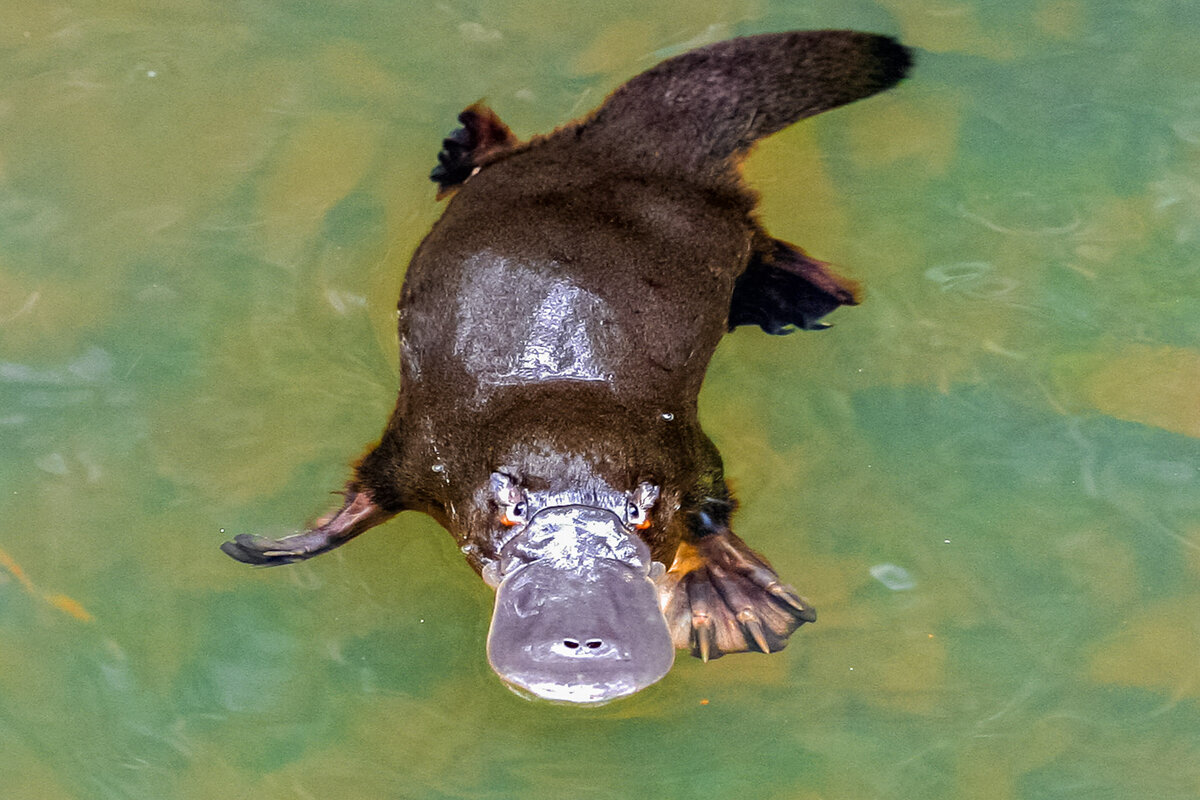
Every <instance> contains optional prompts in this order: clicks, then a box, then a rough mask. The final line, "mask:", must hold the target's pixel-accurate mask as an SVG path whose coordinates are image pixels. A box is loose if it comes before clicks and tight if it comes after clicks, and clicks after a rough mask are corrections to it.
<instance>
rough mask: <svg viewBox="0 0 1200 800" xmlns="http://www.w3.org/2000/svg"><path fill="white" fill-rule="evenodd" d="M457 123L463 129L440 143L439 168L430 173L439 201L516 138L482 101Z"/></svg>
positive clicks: (468, 108)
mask: <svg viewBox="0 0 1200 800" xmlns="http://www.w3.org/2000/svg"><path fill="white" fill-rule="evenodd" d="M458 121H459V122H461V123H462V127H461V128H455V129H454V131H452V132H451V133H450V135H449V136H447V137H446V138H445V139H443V140H442V150H441V152H440V153H438V165H437V166H436V167H434V168H433V172H431V173H429V179H430V180H431V181H433V182H434V183H436V184H437V185H438V195H437V196H438V199H439V200H440V199H441V198H442V197H444V196H445V195H446V194H447V193H448V192H450V191H451V190H452V189H454V188H455V187H457V186H459V185H461V184H462V183H464V182H466V180H467V179H468V178H470V177H471V176H472V175H474V174H475V170H477V169H479V168H480V167H482V166H483V164H484V162H485V161H486V160H487V159H488V158H489V157H491V156H494V155H496V154H497V153H501V152H504V151H506V150H511V149H512V148H514V147H516V146H517V137H516V136H514V135H513V132H512V131H511V130H509V129H508V126H507V125H505V124H504V123H503V122H501V121H500V117H498V116H496V112H495V111H492V110H491V109H490V108H488V107H487V106H486V105H484V103H483V102H482V101H480V102H478V103H475V104H474V105H472V106H468V107H467V108H466V109H465V110H463V112H462V113H461V114H459V115H458Z"/></svg>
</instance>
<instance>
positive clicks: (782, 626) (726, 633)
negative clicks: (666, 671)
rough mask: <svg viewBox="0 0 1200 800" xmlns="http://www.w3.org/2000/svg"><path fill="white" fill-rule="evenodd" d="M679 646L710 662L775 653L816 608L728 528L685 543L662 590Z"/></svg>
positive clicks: (812, 618) (661, 597)
mask: <svg viewBox="0 0 1200 800" xmlns="http://www.w3.org/2000/svg"><path fill="white" fill-rule="evenodd" d="M659 601H660V603H661V605H662V608H663V613H664V614H665V615H666V618H667V627H668V628H669V629H670V631H671V638H672V639H673V640H674V642H675V646H676V647H679V648H684V649H688V650H691V652H692V655H694V656H696V657H698V658H701V659H704V660H705V661H708V660H709V659H712V658H719V657H720V656H722V655H724V654H725V653H736V652H741V651H745V650H753V651H758V652H761V653H774V652H776V651H778V650H782V649H783V648H784V646H786V645H787V640H788V637H789V636H791V634H792V631H794V630H796V628H798V627H800V626H801V625H803V624H804V623H805V622H813V621H815V620H816V618H817V612H816V610H815V609H813V607H812V606H811V605H809V604H808V602H807V601H806V600H804V598H802V597H800V595H798V594H796V592H795V590H793V589H792V587H790V586H787V585H785V584H783V583H781V582H780V580H779V576H778V575H776V574H775V570H773V569H772V568H771V566H770V565H769V564H768V563H767V562H766V561H764V560H763V559H762V558H760V557H759V556H758V554H756V553H755V552H754V551H753V550H751V549H750V548H749V547H747V546H746V543H745V542H743V541H742V540H741V539H740V538H738V537H737V536H736V535H734V534H733V533H732V532H731V531H729V530H728V529H724V530H721V531H719V532H715V533H712V534H709V535H708V536H705V537H703V538H700V539H698V540H696V541H694V542H684V543H683V544H681V545H680V546H679V550H678V551H677V552H676V554H675V561H674V563H673V564H672V565H671V567H670V569H668V570H667V573H666V575H665V576H664V577H663V579H662V583H661V584H660V588H659Z"/></svg>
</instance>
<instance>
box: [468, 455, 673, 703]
mask: <svg viewBox="0 0 1200 800" xmlns="http://www.w3.org/2000/svg"><path fill="white" fill-rule="evenodd" d="M492 487H493V490H494V491H495V495H496V499H497V502H498V503H499V504H500V507H501V509H502V520H503V524H504V525H505V526H507V528H508V530H509V532H510V538H508V539H507V540H506V541H505V542H504V544H503V545H502V547H501V548H500V552H499V556H500V557H499V559H498V560H497V561H495V562H494V563H492V564H491V565H489V566H488V567H487V568H486V569H485V571H484V577H485V579H487V581H488V582H489V583H491V584H492V585H493V586H495V587H496V608H495V612H494V613H493V615H492V626H491V630H490V631H489V633H488V642H487V652H488V661H489V662H490V663H491V665H492V669H494V670H495V671H496V673H497V674H498V675H499V676H500V677H501V678H502V679H503V680H504V681H505V683H507V684H508V685H509V686H510V687H512V688H513V689H515V690H517V691H518V692H521V693H530V694H533V695H535V696H537V697H540V698H543V699H546V700H553V701H559V702H567V703H583V704H599V703H606V702H608V701H610V700H614V699H616V698H618V697H623V696H625V695H628V694H632V693H633V692H636V691H638V690H639V689H643V688H645V687H646V686H649V685H650V684H652V683H654V682H655V681H657V680H658V679H659V678H661V677H663V676H664V675H666V674H667V672H668V671H669V670H670V669H671V664H672V663H673V661H674V659H675V648H674V645H673V644H672V643H671V636H670V633H669V632H668V630H667V623H666V620H665V618H664V617H663V613H662V611H661V610H660V608H659V604H658V593H657V590H656V588H655V584H654V580H655V579H656V578H657V577H659V575H661V574H662V570H663V567H662V565H661V564H657V563H655V562H653V561H651V558H650V550H649V548H648V547H647V546H646V544H645V542H643V541H642V539H641V537H640V536H638V534H637V530H638V529H639V527H641V528H644V527H645V526H646V525H647V520H648V519H649V513H650V509H651V507H652V506H653V505H654V502H655V500H657V498H658V489H657V488H656V487H654V486H652V485H650V484H647V483H643V484H641V485H640V486H639V487H638V488H637V489H636V490H635V491H634V492H633V493H632V494H630V495H620V494H617V493H612V494H611V495H609V496H605V493H599V494H595V493H593V494H590V495H589V496H588V502H586V503H585V502H579V500H580V499H581V498H580V497H578V496H573V495H570V494H567V495H561V494H560V495H551V494H541V495H537V494H530V493H526V492H524V491H522V490H521V489H519V488H518V487H517V486H516V484H515V482H514V481H513V480H512V479H511V478H509V477H508V476H506V475H501V474H496V475H494V476H493V477H492Z"/></svg>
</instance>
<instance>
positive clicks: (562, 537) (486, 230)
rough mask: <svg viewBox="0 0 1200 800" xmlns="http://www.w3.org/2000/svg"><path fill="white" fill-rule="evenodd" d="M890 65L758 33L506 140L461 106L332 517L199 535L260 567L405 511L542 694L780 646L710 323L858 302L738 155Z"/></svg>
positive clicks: (887, 46) (530, 686)
mask: <svg viewBox="0 0 1200 800" xmlns="http://www.w3.org/2000/svg"><path fill="white" fill-rule="evenodd" d="M910 62H911V58H910V53H909V50H908V49H907V48H905V47H904V46H902V45H900V44H899V43H897V42H896V41H895V40H894V39H892V38H890V37H886V36H878V35H873V34H867V33H860V32H855V31H835V30H825V31H796V32H789V33H774V34H763V35H757V36H748V37H743V38H737V39H731V40H727V41H723V42H718V43H716V44H712V45H709V46H706V47H701V48H699V49H696V50H692V51H690V52H687V53H684V54H682V55H679V56H676V57H674V58H671V59H668V60H666V61H664V62H662V63H660V64H658V65H657V66H655V67H654V68H652V69H650V70H648V71H647V72H644V73H642V74H640V75H638V76H637V77H635V78H633V79H632V80H630V81H629V82H628V83H626V84H624V85H623V86H621V87H620V88H618V89H617V90H616V91H614V92H613V93H612V94H611V95H609V96H608V98H607V99H606V100H605V102H604V103H603V104H602V105H601V106H600V107H599V108H598V109H596V110H595V111H593V112H592V113H591V114H590V115H589V116H587V117H585V118H584V119H582V120H579V121H576V122H573V123H570V124H568V125H566V126H564V127H562V128H559V129H558V130H556V131H554V132H553V133H551V134H549V135H546V136H540V137H535V138H533V139H531V140H529V141H526V142H521V141H518V139H517V138H516V137H515V136H514V135H513V133H512V132H511V131H510V130H509V128H508V127H507V126H506V125H505V124H504V123H503V122H501V121H500V118H499V117H498V116H497V115H496V114H495V113H494V112H493V111H491V110H490V109H489V108H488V107H487V106H485V105H483V104H482V103H477V104H475V105H473V106H471V107H469V108H468V109H467V110H466V111H464V112H463V113H462V114H461V115H460V116H459V121H460V123H461V124H462V127H461V128H459V129H457V130H455V131H454V132H453V133H451V134H450V135H449V137H448V138H446V139H445V140H444V141H443V149H442V151H441V152H440V153H439V155H438V162H439V163H438V166H437V168H435V169H434V171H433V173H432V175H431V177H432V179H433V180H434V181H435V182H436V183H437V184H438V189H439V192H438V193H439V196H447V195H449V196H450V200H449V202H448V204H447V206H446V208H445V212H444V213H443V215H442V216H441V218H440V219H439V220H438V221H437V223H436V224H434V226H433V228H432V229H431V230H430V232H429V233H428V235H426V237H425V239H424V240H423V241H422V242H421V243H420V245H419V246H418V248H417V250H416V252H415V253H414V255H413V257H412V260H411V262H410V264H409V266H408V272H407V274H406V275H405V279H404V284H403V289H402V291H401V297H400V301H399V306H398V308H399V337H400V362H401V380H400V390H399V396H398V399H397V401H396V406H395V410H394V411H393V412H392V415H391V418H390V420H389V421H388V423H387V427H386V429H385V430H384V432H383V436H382V438H381V439H380V440H379V442H378V444H376V445H374V446H373V447H371V448H370V449H369V451H368V452H367V453H366V455H365V456H363V457H362V458H361V459H360V460H359V461H358V462H357V464H356V466H355V468H354V471H353V476H352V477H351V479H350V481H349V482H348V484H347V485H346V488H345V490H344V499H345V502H344V503H343V504H342V506H341V508H339V509H337V510H336V511H334V512H333V513H331V514H330V515H329V516H327V517H325V518H324V519H322V520H320V521H318V522H317V523H315V524H314V526H313V527H311V528H310V529H308V530H306V531H304V532H303V533H299V534H295V535H292V536H287V537H285V538H281V539H270V538H265V537H259V536H251V535H245V534H243V535H240V536H237V537H236V538H235V539H234V540H233V541H232V542H226V543H225V544H224V545H222V549H223V550H224V551H225V552H226V553H228V554H229V555H230V556H232V557H233V558H235V559H237V560H239V561H243V562H246V563H250V564H261V565H269V564H284V563H288V562H294V561H298V560H301V559H306V558H311V557H312V556H315V555H318V554H320V553H324V552H326V551H328V550H331V549H333V548H335V547H338V546H340V545H342V544H344V543H346V542H347V541H349V540H350V539H351V538H353V537H355V536H357V535H358V534H360V533H362V532H363V531H365V530H367V529H368V528H371V527H374V526H375V525H378V524H380V523H381V522H383V521H385V520H387V519H389V518H390V517H392V516H393V515H395V514H398V513H399V512H401V511H406V510H415V511H422V512H424V513H426V514H429V515H431V516H432V517H434V518H435V519H436V520H437V521H438V522H439V523H441V524H442V525H443V526H444V527H445V528H446V529H447V530H448V531H449V532H450V533H451V534H452V535H453V536H454V538H455V540H456V541H457V543H458V545H459V547H460V549H461V551H462V552H463V553H464V554H465V555H466V558H467V561H468V562H469V563H470V565H471V566H472V567H474V569H475V570H476V571H477V572H478V573H479V574H480V575H481V576H482V577H483V579H484V581H486V582H487V584H488V585H490V586H491V587H493V588H495V589H496V603H495V611H494V613H493V617H492V624H491V629H490V632H489V634H488V641H487V655H488V660H489V662H490V663H491V665H492V667H493V669H494V670H495V671H496V672H497V673H498V674H499V676H500V677H501V679H502V680H503V681H505V682H506V683H507V684H508V685H509V686H510V687H511V688H513V689H514V690H516V691H518V692H519V693H522V694H526V695H532V696H535V697H540V698H545V699H549V700H554V701H562V702H567V703H581V704H599V703H604V702H607V701H610V700H613V699H615V698H618V697H622V696H625V695H629V694H631V693H633V692H635V691H638V690H640V689H642V688H644V687H646V686H648V685H650V684H652V683H654V682H655V681H657V680H659V679H660V678H662V677H663V676H664V675H665V674H666V673H667V672H668V671H669V670H670V668H671V666H672V663H673V661H674V655H675V649H676V648H685V649H689V650H690V651H691V652H692V654H693V655H696V656H698V657H700V658H702V659H704V660H708V659H711V658H716V657H719V656H721V655H722V654H725V653H732V652H737V651H747V650H749V651H760V652H763V653H769V652H775V651H778V650H780V649H782V648H783V647H784V646H785V645H786V643H787V641H788V637H789V636H790V635H791V634H792V633H793V631H795V630H796V628H798V627H799V626H800V625H802V624H803V623H805V622H812V621H814V620H815V619H816V613H815V611H814V610H813V607H812V606H811V605H810V604H809V602H808V601H807V600H806V599H804V598H803V597H801V596H800V595H799V594H797V592H796V591H795V590H794V589H793V588H792V587H791V586H790V585H788V584H785V583H783V582H782V581H781V580H780V578H779V577H778V576H777V575H776V573H775V571H774V569H772V567H771V565H770V564H769V563H768V562H767V560H766V559H764V558H763V557H762V556H760V555H758V554H757V553H756V552H755V551H754V550H752V549H750V547H748V546H747V545H746V544H745V542H743V541H742V539H741V538H739V537H738V536H737V535H736V534H734V532H733V530H732V529H731V527H730V526H731V518H732V516H733V511H734V507H735V501H734V499H733V497H732V495H731V494H730V491H729V488H728V486H726V483H725V479H724V476H723V472H722V464H721V457H720V455H719V454H718V452H717V450H716V448H715V447H714V446H713V444H712V442H711V441H710V440H709V439H708V437H707V436H706V435H705V434H704V432H703V431H702V430H701V429H700V424H699V422H698V421H697V413H696V403H697V396H698V393H699V391H700V384H701V381H702V380H703V378H704V373H705V370H706V369H707V366H708V362H709V358H710V357H711V356H712V354H713V351H714V349H715V348H716V346H717V343H718V342H719V341H720V339H721V337H722V336H723V335H724V334H725V333H726V332H727V331H731V330H733V329H734V328H736V327H738V326H744V325H750V326H758V327H760V328H762V329H763V330H764V331H766V332H768V333H772V334H780V333H788V332H791V331H793V330H796V329H804V330H811V329H817V328H821V327H825V324H824V323H822V322H821V318H822V317H823V316H824V315H826V314H827V313H828V312H830V311H832V310H833V309H835V308H837V307H838V306H841V305H849V304H854V303H856V302H857V297H856V286H855V285H854V284H853V283H851V282H850V281H848V280H845V279H843V278H841V277H839V276H838V275H837V274H836V273H835V272H833V271H832V270H831V269H830V268H829V266H828V265H826V264H824V263H823V262H820V261H818V260H816V259H814V258H811V257H809V256H808V255H806V254H805V253H804V251H803V250H801V249H800V248H798V247H796V246H794V245H791V244H788V243H787V242H784V241H781V240H779V239H775V238H773V237H772V236H771V235H770V234H768V233H767V232H766V231H765V230H763V228H762V227H761V226H760V224H759V223H758V221H757V220H756V218H755V215H754V206H755V203H756V197H755V195H754V194H753V193H752V192H751V190H750V189H748V188H747V187H746V186H745V185H744V182H743V180H742V178H741V177H740V173H739V163H740V161H741V159H742V158H743V157H744V156H745V154H746V153H747V152H748V151H749V149H750V148H751V146H752V145H753V144H754V142H756V141H757V140H758V139H760V138H762V137H764V136H767V135H769V134H771V133H774V132H775V131H778V130H780V129H782V128H785V127H787V126H788V125H791V124H792V123H793V122H796V121H797V120H800V119H803V118H805V117H809V116H812V115H814V114H818V113H820V112H822V111H826V110H828V109H831V108H834V107H836V106H840V105H843V104H846V103H849V102H852V101H854V100H858V99H860V98H864V97H867V96H869V95H872V94H875V93H876V92H879V91H882V90H884V89H887V88H889V87H891V86H893V85H895V84H896V83H897V82H899V81H900V80H901V79H902V78H903V77H904V75H905V73H906V71H907V70H908V68H909V66H910Z"/></svg>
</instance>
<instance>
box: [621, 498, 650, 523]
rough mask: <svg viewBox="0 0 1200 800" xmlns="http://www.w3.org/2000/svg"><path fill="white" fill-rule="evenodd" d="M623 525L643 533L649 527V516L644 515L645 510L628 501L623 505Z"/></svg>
mask: <svg viewBox="0 0 1200 800" xmlns="http://www.w3.org/2000/svg"><path fill="white" fill-rule="evenodd" d="M625 523H626V524H627V525H632V526H633V527H635V528H637V529H638V530H640V531H644V530H646V528H649V527H650V515H649V514H647V513H646V509H644V508H642V507H641V506H639V505H638V504H637V503H635V502H633V501H632V500H630V501H629V502H628V503H626V504H625Z"/></svg>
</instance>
